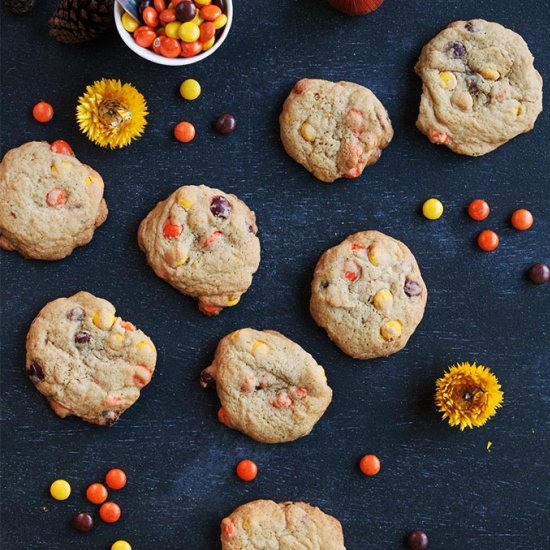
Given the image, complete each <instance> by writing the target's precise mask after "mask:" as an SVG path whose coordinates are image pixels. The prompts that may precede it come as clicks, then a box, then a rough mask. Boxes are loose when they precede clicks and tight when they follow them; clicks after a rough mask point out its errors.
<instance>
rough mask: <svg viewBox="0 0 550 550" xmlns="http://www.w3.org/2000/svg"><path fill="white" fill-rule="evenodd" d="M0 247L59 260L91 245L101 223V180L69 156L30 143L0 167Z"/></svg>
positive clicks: (103, 208) (103, 212)
mask: <svg viewBox="0 0 550 550" xmlns="http://www.w3.org/2000/svg"><path fill="white" fill-rule="evenodd" d="M0 193H1V194H2V201H1V202H0V247H1V248H4V249H5V250H17V252H19V253H20V254H21V255H22V256H24V257H25V258H32V259H37V260H60V259H62V258H65V257H66V256H68V255H69V254H71V253H72V251H73V250H74V249H75V248H76V247H78V246H82V245H85V244H87V243H88V242H90V241H91V239H92V237H93V235H94V231H95V229H96V228H97V227H99V226H100V225H101V224H102V223H103V222H104V221H105V219H106V218H107V213H108V210H107V205H106V203H105V200H104V199H103V180H102V179H101V176H100V175H99V174H98V173H97V172H96V171H95V170H93V169H92V168H90V167H89V166H86V165H85V164H82V163H81V162H80V161H79V160H77V159H76V158H75V157H73V156H70V155H64V154H59V153H55V152H53V151H51V150H50V145H49V144H48V143H46V142H39V141H31V142H29V143H25V144H24V145H21V146H20V147H17V148H15V149H12V150H11V151H8V152H7V153H6V155H5V156H4V158H3V160H2V162H1V163H0Z"/></svg>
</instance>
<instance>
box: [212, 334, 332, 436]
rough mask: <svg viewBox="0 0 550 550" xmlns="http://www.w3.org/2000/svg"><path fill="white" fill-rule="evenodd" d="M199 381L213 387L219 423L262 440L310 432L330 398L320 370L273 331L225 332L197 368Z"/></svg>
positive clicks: (330, 395) (284, 338)
mask: <svg viewBox="0 0 550 550" xmlns="http://www.w3.org/2000/svg"><path fill="white" fill-rule="evenodd" d="M201 385H202V386H203V387H215V388H216V391H217V392H218V397H219V398H220V401H221V405H222V408H221V409H220V410H219V412H218V418H219V420H220V422H222V423H223V424H225V425H226V426H229V427H230V428H233V429H235V430H238V431H240V432H242V433H244V434H246V435H248V436H250V437H251V438H252V439H255V440H256V441H260V442H261V443H284V442H286V441H293V440H295V439H298V438H299V437H303V436H305V435H307V434H309V433H310V432H311V430H312V429H313V426H315V424H316V423H317V421H318V420H319V419H320V418H321V416H322V415H323V413H324V412H325V410H326V409H327V407H328V406H329V404H330V402H331V400H332V390H331V389H330V388H329V386H328V385H327V379H326V376H325V371H324V370H323V368H322V367H321V366H320V365H318V364H317V363H316V361H315V359H313V357H312V356H311V355H310V354H309V353H307V352H306V351H304V350H303V349H302V348H301V347H300V346H299V345H298V344H296V343H294V342H293V341H292V340H289V339H288V338H286V337H285V336H283V335H282V334H280V333H279V332H275V331H273V330H255V329H252V328H244V329H241V330H237V331H236V332H232V333H231V334H228V335H227V336H226V337H225V338H223V339H222V340H221V341H220V343H219V344H218V348H217V350H216V355H215V357H214V361H213V362H212V364H211V365H210V366H209V367H208V368H207V369H205V370H204V371H203V372H202V374H201Z"/></svg>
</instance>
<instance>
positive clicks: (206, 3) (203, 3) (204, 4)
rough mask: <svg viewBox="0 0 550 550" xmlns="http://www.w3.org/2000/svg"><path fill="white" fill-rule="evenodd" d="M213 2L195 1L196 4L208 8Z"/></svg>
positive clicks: (210, 0)
mask: <svg viewBox="0 0 550 550" xmlns="http://www.w3.org/2000/svg"><path fill="white" fill-rule="evenodd" d="M211 3H212V0H195V4H199V5H201V6H208V4H211Z"/></svg>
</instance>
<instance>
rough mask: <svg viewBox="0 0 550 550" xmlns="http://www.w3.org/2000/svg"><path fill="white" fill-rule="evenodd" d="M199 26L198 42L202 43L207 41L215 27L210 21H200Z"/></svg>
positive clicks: (214, 31) (213, 32) (212, 34)
mask: <svg viewBox="0 0 550 550" xmlns="http://www.w3.org/2000/svg"><path fill="white" fill-rule="evenodd" d="M199 28H200V31H201V34H200V37H199V42H201V43H203V44H204V43H205V42H208V41H209V40H210V39H211V38H212V37H213V36H214V35H215V34H216V27H214V23H210V21H205V22H204V23H201V26H200V27H199Z"/></svg>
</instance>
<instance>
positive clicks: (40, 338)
mask: <svg viewBox="0 0 550 550" xmlns="http://www.w3.org/2000/svg"><path fill="white" fill-rule="evenodd" d="M156 360H157V350H156V349H155V346H154V344H153V342H152V341H151V339H150V338H149V337H148V336H146V335H145V334H144V333H143V332H142V331H141V330H138V329H136V327H135V326H134V325H133V324H132V323H129V322H128V321H123V320H122V319H121V318H120V317H116V316H115V308H114V307H113V305H112V304H110V303H109V302H107V301H106V300H102V299H101V298H96V297H95V296H93V295H92V294H88V293H87V292H78V293H77V294H75V295H74V296H71V297H70V298H58V299H57V300H54V301H53V302H50V303H49V304H47V305H46V306H44V307H43V308H42V310H41V311H40V313H39V314H38V315H37V317H36V318H35V319H34V321H33V322H32V324H31V328H30V330H29V333H28V334H27V361H26V365H27V367H26V371H27V376H28V377H29V378H30V380H31V381H32V382H33V384H35V386H36V388H37V389H38V391H39V392H40V393H42V394H43V395H45V396H46V398H47V399H48V402H49V403H50V406H51V407H52V409H53V410H54V412H55V413H56V414H57V415H58V416H60V417H62V418H64V417H66V416H69V415H75V416H79V417H80V418H82V419H83V420H86V421H87V422H91V423H92V424H101V425H108V426H110V425H112V424H113V423H114V422H115V421H116V420H117V419H118V417H119V416H120V415H121V414H122V413H123V412H124V411H125V410H126V409H128V408H129V407H131V406H132V405H133V404H134V403H135V402H136V401H137V399H138V398H139V396H140V390H141V389H142V388H143V387H144V386H146V385H147V384H148V383H149V382H150V380H151V377H152V375H153V372H154V370H155V364H156Z"/></svg>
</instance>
